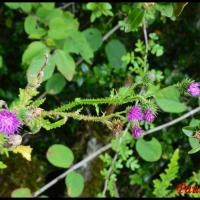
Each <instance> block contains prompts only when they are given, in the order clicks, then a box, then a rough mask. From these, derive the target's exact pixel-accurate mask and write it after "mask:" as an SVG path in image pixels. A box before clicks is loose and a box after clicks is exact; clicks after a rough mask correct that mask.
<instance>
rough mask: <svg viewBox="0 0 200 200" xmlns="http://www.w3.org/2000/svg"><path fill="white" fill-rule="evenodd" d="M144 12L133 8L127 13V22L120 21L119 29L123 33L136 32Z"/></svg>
mask: <svg viewBox="0 0 200 200" xmlns="http://www.w3.org/2000/svg"><path fill="white" fill-rule="evenodd" d="M144 14H145V11H144V10H143V9H139V8H134V9H131V10H130V11H129V15H128V19H127V21H125V20H124V21H120V23H119V24H120V25H121V29H122V30H124V31H125V32H131V31H133V32H134V31H136V30H137V29H138V26H139V25H140V24H141V23H142V21H143V18H144Z"/></svg>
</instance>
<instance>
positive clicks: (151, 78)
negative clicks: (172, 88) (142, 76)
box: [149, 72, 155, 81]
mask: <svg viewBox="0 0 200 200" xmlns="http://www.w3.org/2000/svg"><path fill="white" fill-rule="evenodd" d="M149 79H150V80H152V81H154V80H155V74H154V73H153V72H151V73H150V74H149Z"/></svg>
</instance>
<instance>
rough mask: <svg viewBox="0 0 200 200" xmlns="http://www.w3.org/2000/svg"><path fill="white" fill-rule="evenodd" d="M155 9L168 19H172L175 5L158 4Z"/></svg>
mask: <svg viewBox="0 0 200 200" xmlns="http://www.w3.org/2000/svg"><path fill="white" fill-rule="evenodd" d="M155 8H156V9H157V10H159V11H160V12H161V14H162V15H164V16H166V17H172V16H173V12H174V7H173V3H163V2H162V3H156V5H155Z"/></svg>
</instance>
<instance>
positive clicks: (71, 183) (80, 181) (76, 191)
mask: <svg viewBox="0 0 200 200" xmlns="http://www.w3.org/2000/svg"><path fill="white" fill-rule="evenodd" d="M65 183H66V186H67V194H68V195H69V196H70V197H78V196H80V195H81V193H82V192H83V189H84V178H83V176H82V175H81V174H79V173H77V172H71V173H69V174H68V175H67V176H66V178H65Z"/></svg>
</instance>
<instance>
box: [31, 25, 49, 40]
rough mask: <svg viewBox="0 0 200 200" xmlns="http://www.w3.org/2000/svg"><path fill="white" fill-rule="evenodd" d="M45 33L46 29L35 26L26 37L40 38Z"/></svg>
mask: <svg viewBox="0 0 200 200" xmlns="http://www.w3.org/2000/svg"><path fill="white" fill-rule="evenodd" d="M46 34H47V31H46V30H45V29H44V28H40V27H39V28H36V29H35V30H33V31H32V32H31V33H30V35H29V36H28V38H30V39H41V38H42V37H43V36H44V35H46Z"/></svg>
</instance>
